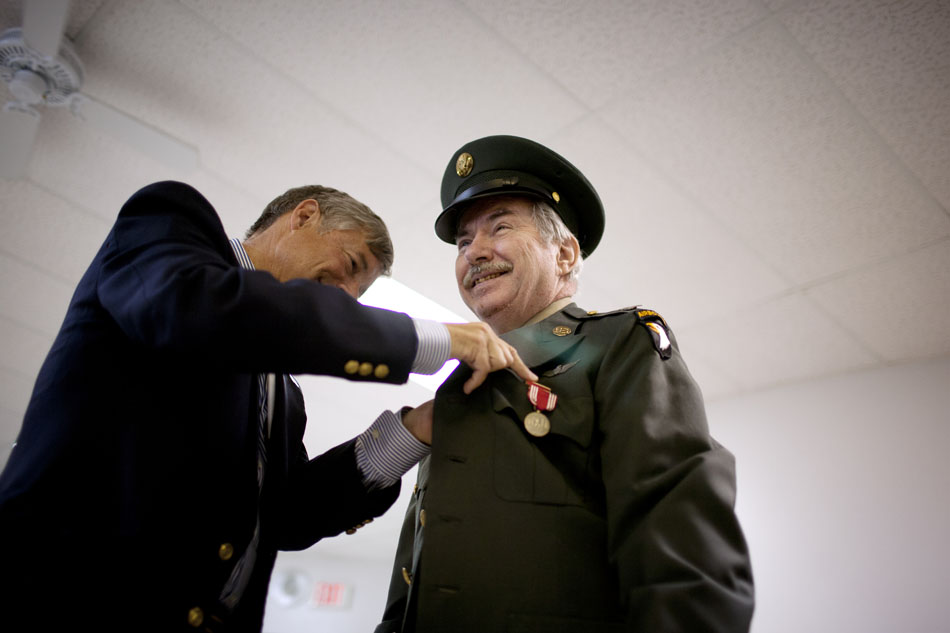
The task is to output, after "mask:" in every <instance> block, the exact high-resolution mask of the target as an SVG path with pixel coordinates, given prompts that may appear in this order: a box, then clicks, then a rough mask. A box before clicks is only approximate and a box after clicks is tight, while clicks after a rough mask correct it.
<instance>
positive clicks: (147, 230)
mask: <svg viewBox="0 0 950 633" xmlns="http://www.w3.org/2000/svg"><path fill="white" fill-rule="evenodd" d="M391 261H392V245H391V242H390V240H389V236H388V233H387V232H386V229H385V225H383V223H382V220H380V219H379V218H378V217H377V216H375V214H373V213H372V212H371V211H370V210H369V209H368V208H366V207H365V206H364V205H362V204H360V203H358V202H356V201H355V200H353V199H352V198H350V197H349V196H347V195H346V194H343V193H341V192H338V191H335V190H333V189H328V188H323V187H310V188H298V189H294V190H291V191H289V192H287V193H286V194H284V195H283V196H281V197H279V198H277V199H276V200H275V201H274V202H272V203H271V205H269V206H268V208H267V209H266V210H265V212H264V214H263V215H262V216H261V218H260V220H258V222H257V223H256V224H255V225H254V226H253V227H252V228H251V231H249V235H248V237H247V239H246V240H245V241H244V242H243V243H242V242H241V241H239V240H232V241H231V243H229V240H228V237H227V236H226V234H225V231H224V229H223V227H222V225H221V222H220V220H219V218H218V216H217V214H216V213H215V211H214V209H213V208H212V206H211V204H210V203H209V202H208V201H207V200H205V198H204V197H202V196H201V194H199V193H198V192H197V191H195V190H194V189H192V188H191V187H189V186H187V185H184V184H182V183H175V182H163V183H156V184H153V185H150V186H148V187H145V188H144V189H142V190H140V191H139V192H137V193H136V194H135V195H134V196H132V197H131V198H130V199H129V200H128V202H127V203H126V204H125V205H124V206H123V208H122V210H121V211H120V213H119V216H118V219H117V221H116V223H115V225H114V226H113V228H112V230H111V231H110V233H109V235H108V237H107V238H106V240H105V243H104V244H103V245H102V247H101V249H100V250H99V252H98V254H97V255H96V256H95V259H94V260H93V262H92V264H91V265H90V267H89V269H88V270H87V271H86V273H85V274H84V276H83V277H82V280H81V281H80V282H79V285H78V287H77V289H76V292H75V294H74V296H73V298H72V301H71V302H70V305H69V308H68V311H67V313H66V317H65V321H64V323H63V326H62V329H61V330H60V332H59V334H58V336H57V337H56V339H55V342H54V343H53V347H52V349H51V351H50V353H49V355H48V357H47V359H46V361H45V363H44V364H43V366H42V368H41V370H40V373H39V376H38V378H37V381H36V385H35V388H34V391H33V395H32V397H31V399H30V403H29V406H28V408H27V412H26V415H25V418H24V422H23V427H22V430H21V431H20V434H19V437H18V439H17V443H16V445H15V447H14V449H13V451H12V453H11V455H10V458H9V461H8V463H7V466H6V468H5V469H4V471H3V473H2V475H0V577H2V579H3V580H2V586H0V603H2V607H0V628H3V629H4V630H8V631H19V630H27V629H29V630H54V629H57V628H62V629H63V630H71V629H74V628H80V627H82V626H83V625H89V626H90V627H91V628H93V629H94V630H99V631H102V630H120V629H121V630H124V631H142V630H161V631H175V630H194V631H217V630H221V631H225V630H226V631H232V630H233V631H259V630H260V628H261V623H262V620H263V612H264V603H265V598H266V592H267V585H268V581H269V578H270V573H271V569H272V567H273V563H274V559H275V556H276V552H277V550H279V549H302V548H306V547H309V546H310V545H312V544H313V543H315V542H316V541H317V540H319V539H320V538H323V537H326V536H334V535H337V534H339V533H341V532H343V531H350V532H352V530H353V529H355V528H356V527H358V526H360V525H362V524H364V523H366V522H368V521H369V520H371V519H372V518H373V517H376V516H379V515H380V514H382V513H383V512H384V511H385V510H386V509H387V508H388V507H389V506H390V505H391V504H392V503H393V502H394V501H395V499H396V498H397V496H398V492H399V480H398V477H399V475H400V474H401V473H400V472H398V471H397V473H396V475H395V477H396V479H395V481H393V478H392V477H389V478H386V477H380V476H379V472H380V468H379V467H378V466H377V465H376V464H375V462H376V461H378V460H379V459H380V457H379V456H380V455H382V456H383V458H384V459H385V458H386V455H387V451H388V452H389V453H393V452H395V453H398V452H399V449H398V446H399V442H400V441H402V439H404V438H400V437H399V434H400V433H402V434H406V435H408V433H407V431H406V429H409V430H410V431H412V433H413V434H414V435H415V436H416V438H419V439H422V440H424V441H426V440H428V438H429V437H430V433H431V430H430V429H428V428H425V426H424V425H423V426H419V422H420V420H416V419H414V417H413V413H412V412H408V413H407V414H406V415H405V416H404V419H402V422H403V425H405V426H404V427H403V425H399V424H398V423H397V424H396V426H395V427H393V426H389V427H385V428H384V429H383V433H382V434H381V433H380V429H379V428H373V427H371V429H370V430H372V432H371V433H370V432H369V431H370V430H368V433H366V434H364V435H362V436H360V437H359V438H354V439H353V440H351V441H349V442H346V443H344V444H342V445H340V446H338V447H336V448H333V449H331V450H329V451H327V452H326V453H324V454H323V455H320V456H318V457H316V458H314V459H310V458H308V455H307V452H306V450H305V448H304V445H303V434H304V427H305V424H306V415H305V412H304V403H303V399H302V395H301V392H300V390H299V388H298V387H297V386H296V384H295V382H294V380H293V378H292V377H291V376H290V374H295V373H311V374H325V375H331V376H339V377H343V378H348V379H351V380H366V381H382V382H390V383H402V382H404V381H406V379H407V377H408V375H409V373H410V371H420V372H429V373H431V372H433V371H435V370H437V369H438V367H439V366H441V364H442V363H443V362H444V361H445V360H446V359H447V358H452V357H454V358H459V359H460V360H462V361H464V362H466V363H468V364H469V365H470V366H471V367H472V368H473V369H474V371H475V376H474V380H473V383H472V384H471V385H470V387H471V388H472V389H473V388H474V387H475V386H477V383H478V382H480V381H481V380H483V379H484V376H485V375H486V374H487V372H490V371H493V370H496V369H500V368H503V367H511V368H513V369H514V370H515V371H516V372H518V373H520V374H522V375H524V376H525V377H532V376H534V375H533V374H531V373H530V372H529V371H528V370H527V368H526V367H524V365H523V363H521V361H520V359H519V358H518V356H517V353H515V352H514V351H513V348H511V347H510V346H509V345H507V344H506V343H504V342H503V341H501V340H500V339H499V338H497V337H496V336H495V335H494V334H492V333H491V332H490V330H489V329H488V328H487V326H484V325H483V324H480V323H478V324H464V325H450V326H445V325H442V324H437V323H431V322H422V321H415V320H413V319H410V318H409V317H408V316H407V315H404V314H399V313H395V312H390V311H386V310H380V309H375V308H369V307H365V306H362V305H360V304H359V303H358V302H357V301H355V298H356V297H357V296H358V295H359V294H360V293H361V292H362V291H363V290H365V289H366V287H368V286H369V284H371V283H372V281H373V280H374V279H375V278H376V277H377V276H379V275H380V274H383V273H385V272H387V271H388V268H389V266H390V264H391ZM470 390H471V389H469V391H470ZM391 417H392V416H391ZM418 417H419V418H422V417H425V416H418ZM393 419H396V420H398V419H399V418H398V417H397V418H393ZM374 424H375V423H374ZM364 436H365V437H364ZM364 440H365V441H366V442H375V444H374V446H373V448H372V449H371V450H367V446H364ZM387 441H389V442H390V444H388V445H387V444H386V442H387ZM417 444H418V443H417ZM394 446H395V447H396V448H395V449H394V448H393V447H394ZM397 457H398V456H397ZM403 459H404V460H405V459H406V458H405V456H403ZM412 459H413V458H412V456H410V457H409V461H412ZM374 460H375V461H374ZM409 466H411V464H409V465H404V467H405V468H406V469H408V467H409ZM402 472H404V471H402Z"/></svg>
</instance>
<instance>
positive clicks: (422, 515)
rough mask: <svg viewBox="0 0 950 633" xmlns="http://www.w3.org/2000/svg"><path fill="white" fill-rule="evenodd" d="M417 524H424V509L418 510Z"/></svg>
mask: <svg viewBox="0 0 950 633" xmlns="http://www.w3.org/2000/svg"><path fill="white" fill-rule="evenodd" d="M419 525H421V526H422V527H425V526H426V511H425V510H420V511H419Z"/></svg>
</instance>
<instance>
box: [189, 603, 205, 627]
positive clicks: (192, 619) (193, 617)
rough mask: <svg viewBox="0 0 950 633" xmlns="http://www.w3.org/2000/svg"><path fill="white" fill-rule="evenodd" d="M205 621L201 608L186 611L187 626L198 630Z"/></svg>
mask: <svg viewBox="0 0 950 633" xmlns="http://www.w3.org/2000/svg"><path fill="white" fill-rule="evenodd" d="M204 621H205V612H204V611H202V610H201V607H192V609H191V610H190V611H188V624H190V625H191V626H193V627H194V628H196V629H197V628H198V627H199V626H201V624H202V623H203V622H204Z"/></svg>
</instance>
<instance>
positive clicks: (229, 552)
mask: <svg viewBox="0 0 950 633" xmlns="http://www.w3.org/2000/svg"><path fill="white" fill-rule="evenodd" d="M232 556H234V546H233V545H231V544H230V543H222V544H221V547H219V548H218V558H220V559H221V560H231V557H232Z"/></svg>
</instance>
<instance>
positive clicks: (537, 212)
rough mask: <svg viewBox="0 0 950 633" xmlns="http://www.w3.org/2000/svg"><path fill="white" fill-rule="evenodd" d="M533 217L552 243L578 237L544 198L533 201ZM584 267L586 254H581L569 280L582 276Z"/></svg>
mask: <svg viewBox="0 0 950 633" xmlns="http://www.w3.org/2000/svg"><path fill="white" fill-rule="evenodd" d="M531 218H532V219H533V220H534V225H535V227H537V229H538V235H540V236H541V238H542V239H544V240H547V241H548V242H550V243H552V244H561V243H563V242H564V241H566V240H568V239H570V238H571V237H575V238H576V236H575V235H574V234H573V233H571V230H570V229H569V228H567V225H566V224H564V220H562V219H561V216H559V215H558V214H557V211H555V210H554V209H553V208H552V207H551V205H550V204H548V203H547V202H544V201H543V200H535V201H533V204H532V207H531ZM583 267H584V256H583V255H579V256H578V258H577V261H576V262H575V263H574V268H572V269H571V273H570V276H569V277H568V280H570V281H576V280H577V278H578V277H580V275H581V268H583Z"/></svg>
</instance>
